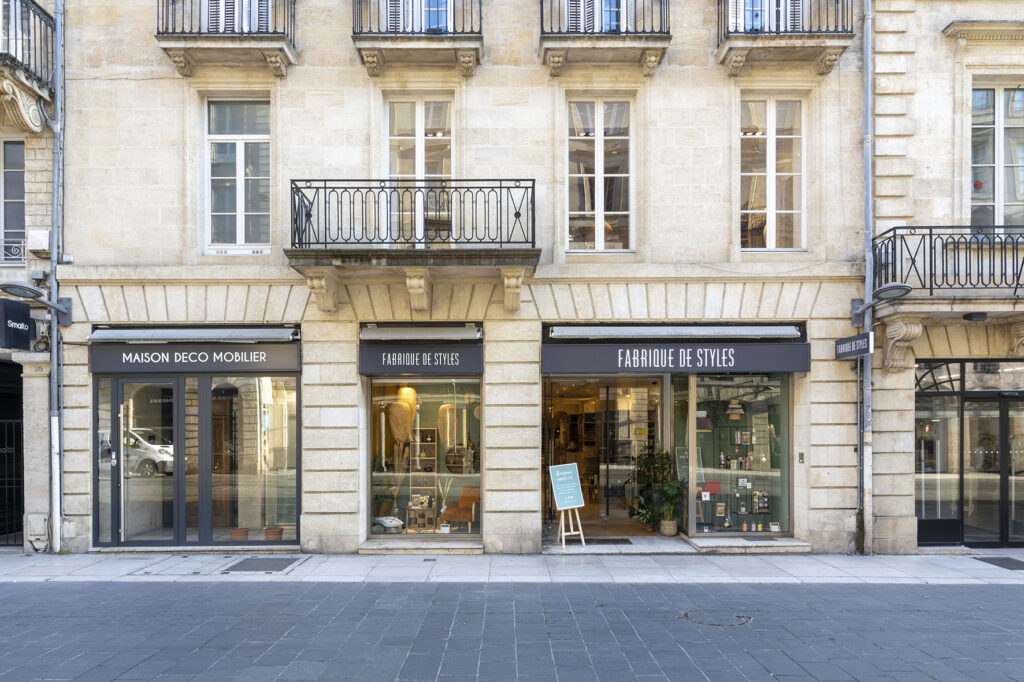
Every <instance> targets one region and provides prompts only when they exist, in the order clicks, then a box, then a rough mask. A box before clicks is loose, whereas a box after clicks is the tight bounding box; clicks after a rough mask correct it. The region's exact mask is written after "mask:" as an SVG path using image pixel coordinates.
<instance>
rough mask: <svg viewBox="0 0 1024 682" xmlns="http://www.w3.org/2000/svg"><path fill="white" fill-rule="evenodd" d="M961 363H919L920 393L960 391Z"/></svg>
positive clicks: (918, 388)
mask: <svg viewBox="0 0 1024 682" xmlns="http://www.w3.org/2000/svg"><path fill="white" fill-rule="evenodd" d="M960 375H961V372H960V363H959V362H919V363H917V378H916V383H917V390H918V391H958V390H960Z"/></svg>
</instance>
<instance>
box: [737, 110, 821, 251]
mask: <svg viewBox="0 0 1024 682" xmlns="http://www.w3.org/2000/svg"><path fill="white" fill-rule="evenodd" d="M748 101H764V102H765V103H766V104H765V109H766V111H765V113H766V117H765V126H766V128H767V131H766V135H765V138H766V139H767V142H768V153H767V157H766V159H765V177H766V182H767V186H766V187H765V214H766V223H765V240H764V241H765V246H763V247H747V246H743V233H742V228H741V221H742V216H743V214H744V212H743V208H742V206H743V204H742V202H743V196H742V187H743V177H744V176H745V175H752V176H753V175H760V173H749V174H747V173H744V172H743V156H742V151H741V150H738V151H739V152H740V153H739V173H738V174H737V179H738V180H739V191H740V194H739V200H740V204H739V205H738V206H737V207H736V216H737V218H738V219H737V220H736V222H735V225H736V240H737V243H738V244H739V245H740V250H741V251H742V252H743V253H765V252H771V253H777V252H800V251H807V172H808V171H807V161H808V159H807V133H808V130H807V99H806V98H804V97H800V96H797V95H786V94H769V93H758V92H750V93H745V94H743V95H742V96H741V97H740V106H741V107H742V106H743V104H744V102H748ZM779 101H782V102H799V103H800V138H799V139H800V210H799V211H797V212H796V213H797V214H798V215H799V216H800V232H799V234H800V246H793V247H776V246H775V242H776V215H777V212H778V209H777V208H776V198H777V197H776V178H777V177H778V175H779V173H778V169H777V168H776V156H775V141H776V134H775V129H776V126H775V117H776V113H775V110H776V107H775V104H776V102H779ZM737 121H739V117H737ZM787 137H788V136H787ZM738 139H743V132H742V130H740V131H739V138H738ZM784 175H791V174H790V173H785V174H784ZM749 212H750V213H760V211H749ZM786 213H789V211H786Z"/></svg>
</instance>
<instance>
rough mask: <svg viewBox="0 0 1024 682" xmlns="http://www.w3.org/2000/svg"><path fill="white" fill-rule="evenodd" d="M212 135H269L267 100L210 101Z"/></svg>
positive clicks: (268, 106) (268, 107) (268, 105)
mask: <svg viewBox="0 0 1024 682" xmlns="http://www.w3.org/2000/svg"><path fill="white" fill-rule="evenodd" d="M210 134H211V135H269V134H270V104H269V103H267V102H210Z"/></svg>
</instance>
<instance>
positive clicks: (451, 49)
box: [352, 0, 484, 77]
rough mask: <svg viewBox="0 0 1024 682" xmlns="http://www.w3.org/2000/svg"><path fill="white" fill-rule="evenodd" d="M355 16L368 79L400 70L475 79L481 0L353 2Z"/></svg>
mask: <svg viewBox="0 0 1024 682" xmlns="http://www.w3.org/2000/svg"><path fill="white" fill-rule="evenodd" d="M352 14H353V16H352V42H353V43H355V45H356V49H357V50H359V58H360V60H362V62H363V65H364V66H366V71H367V73H369V74H370V76H373V77H377V76H380V75H382V74H383V73H384V71H385V70H386V69H387V67H388V66H398V65H401V66H406V67H408V66H449V67H455V68H456V69H457V70H458V72H459V73H460V74H461V75H463V76H467V77H468V76H472V75H473V74H474V73H476V67H477V65H478V64H479V63H480V53H481V52H482V51H483V46H484V39H483V34H482V32H481V25H482V24H481V0H354V2H353V3H352Z"/></svg>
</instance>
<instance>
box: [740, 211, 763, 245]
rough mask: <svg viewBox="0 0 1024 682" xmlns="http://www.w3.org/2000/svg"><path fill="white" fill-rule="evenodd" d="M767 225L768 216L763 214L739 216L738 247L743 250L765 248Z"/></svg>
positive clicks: (743, 214)
mask: <svg viewBox="0 0 1024 682" xmlns="http://www.w3.org/2000/svg"><path fill="white" fill-rule="evenodd" d="M767 224H768V216H767V215H766V214H764V213H742V214H740V247H741V248H744V249H763V248H766V247H767V243H766V242H765V228H766V226H767Z"/></svg>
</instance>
